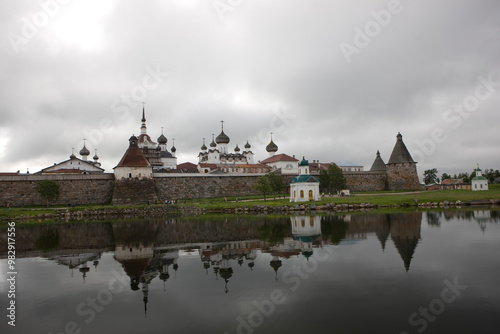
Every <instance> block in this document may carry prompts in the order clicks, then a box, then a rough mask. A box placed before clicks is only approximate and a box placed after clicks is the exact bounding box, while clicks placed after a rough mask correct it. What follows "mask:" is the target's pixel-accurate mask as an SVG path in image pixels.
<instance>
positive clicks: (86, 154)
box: [80, 143, 90, 157]
mask: <svg viewBox="0 0 500 334" xmlns="http://www.w3.org/2000/svg"><path fill="white" fill-rule="evenodd" d="M80 155H81V156H82V157H83V156H88V155H90V151H89V150H88V149H87V148H86V147H85V143H83V148H82V149H81V150H80Z"/></svg>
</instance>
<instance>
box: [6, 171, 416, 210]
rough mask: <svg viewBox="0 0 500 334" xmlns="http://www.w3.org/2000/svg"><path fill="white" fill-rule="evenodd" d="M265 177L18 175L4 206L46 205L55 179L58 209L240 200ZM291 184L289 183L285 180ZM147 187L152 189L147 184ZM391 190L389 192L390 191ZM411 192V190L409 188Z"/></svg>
mask: <svg viewBox="0 0 500 334" xmlns="http://www.w3.org/2000/svg"><path fill="white" fill-rule="evenodd" d="M260 175H261V174H252V175H248V174H247V175H234V174H233V175H196V174H194V175H189V176H186V174H183V175H172V174H170V175H168V174H163V175H161V174H160V175H157V176H155V177H153V180H152V181H149V182H145V181H144V180H137V181H136V180H126V181H115V179H114V175H113V174H111V173H106V174H101V175H90V174H89V175H43V176H42V175H15V176H0V205H2V206H6V205H7V204H9V205H10V206H33V205H46V201H45V200H44V199H43V198H42V197H41V196H40V194H38V192H37V191H36V190H35V187H36V183H37V182H38V181H41V180H45V179H50V180H54V181H56V182H58V183H59V184H60V185H61V195H60V197H59V199H58V201H57V202H56V203H55V204H57V205H64V206H66V205H68V204H73V203H74V204H77V205H82V204H105V203H111V202H113V204H137V203H148V201H149V203H154V202H157V201H160V200H167V199H169V200H172V199H190V198H211V197H221V196H227V197H235V196H248V195H258V194H260V193H259V192H258V191H256V190H255V185H256V184H257V179H258V177H259V176H260ZM344 176H345V178H346V180H347V188H348V189H350V190H351V191H354V192H360V191H379V190H384V189H391V190H396V189H400V188H399V187H400V186H407V185H408V184H409V183H408V182H400V181H399V180H400V179H397V180H398V183H397V184H394V185H391V184H390V183H389V184H388V182H389V180H390V178H389V177H388V175H387V173H386V172H344ZM284 178H285V182H289V180H288V179H289V177H288V176H287V177H284ZM146 183H147V184H146ZM386 185H388V186H386ZM406 189H407V188H406Z"/></svg>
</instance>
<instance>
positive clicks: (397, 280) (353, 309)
mask: <svg viewBox="0 0 500 334" xmlns="http://www.w3.org/2000/svg"><path fill="white" fill-rule="evenodd" d="M499 213H500V212H499V211H490V210H476V211H429V212H410V213H392V214H373V213H355V214H354V213H353V214H337V215H333V216H320V215H312V216H305V215H302V216H301V215H294V216H282V217H279V216H273V217H272V218H270V217H264V216H260V217H255V216H232V215H231V216H220V217H213V216H211V217H196V218H171V219H162V220H157V219H152V220H136V221H113V222H87V223H64V224H57V225H30V226H21V224H18V225H17V227H16V228H17V239H16V249H17V272H18V275H17V282H16V283H17V287H16V290H17V291H16V305H17V310H16V312H17V313H16V316H17V318H16V327H15V329H14V328H12V327H11V326H8V325H7V321H8V319H7V320H6V317H5V315H2V318H3V319H4V320H2V322H1V323H0V331H1V332H2V333H53V334H55V333H61V332H62V333H73V332H74V333H78V332H79V333H309V332H312V331H314V332H319V333H331V332H336V333H373V332H376V333H423V332H425V333H498V332H499V325H498V319H500V289H499V282H500V260H499V254H500V227H499V224H498V222H499V220H500V219H499V216H500V215H499ZM1 237H2V239H1V241H2V244H4V242H5V230H2V235H1ZM1 257H2V260H0V303H1V306H2V309H3V310H4V311H3V313H4V314H7V313H6V312H7V311H6V307H7V303H8V301H9V300H8V298H7V294H8V285H7V283H6V279H7V277H6V273H7V272H8V270H7V264H6V263H7V260H6V253H5V252H4V249H2V253H1Z"/></svg>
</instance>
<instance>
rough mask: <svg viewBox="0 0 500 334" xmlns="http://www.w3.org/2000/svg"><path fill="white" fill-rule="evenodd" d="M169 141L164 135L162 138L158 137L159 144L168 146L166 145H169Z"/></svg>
mask: <svg viewBox="0 0 500 334" xmlns="http://www.w3.org/2000/svg"><path fill="white" fill-rule="evenodd" d="M167 141H168V140H167V137H165V136H164V135H163V133H162V134H161V136H160V137H158V144H166V143H167Z"/></svg>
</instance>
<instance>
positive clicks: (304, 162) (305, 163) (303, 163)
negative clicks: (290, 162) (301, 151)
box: [299, 157, 309, 166]
mask: <svg viewBox="0 0 500 334" xmlns="http://www.w3.org/2000/svg"><path fill="white" fill-rule="evenodd" d="M299 166H309V161H308V160H306V158H305V157H302V161H301V162H299Z"/></svg>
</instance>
